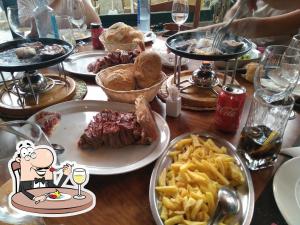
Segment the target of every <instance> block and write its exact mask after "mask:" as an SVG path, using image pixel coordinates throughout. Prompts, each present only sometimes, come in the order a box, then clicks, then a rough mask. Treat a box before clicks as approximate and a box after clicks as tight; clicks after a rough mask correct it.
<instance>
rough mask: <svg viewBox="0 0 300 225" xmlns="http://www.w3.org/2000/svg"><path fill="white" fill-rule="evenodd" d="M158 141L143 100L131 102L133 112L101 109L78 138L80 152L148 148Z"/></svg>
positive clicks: (146, 104) (151, 118) (151, 116)
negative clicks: (100, 148) (81, 149)
mask: <svg viewBox="0 0 300 225" xmlns="http://www.w3.org/2000/svg"><path fill="white" fill-rule="evenodd" d="M157 138H158V132H157V125H156V122H155V119H154V116H153V114H152V111H151V108H150V106H149V104H148V102H147V101H146V100H145V98H144V97H143V96H139V97H138V98H137V99H136V101H135V112H116V111H112V110H109V109H105V110H103V111H101V112H99V113H98V114H97V115H95V116H94V118H93V120H92V121H91V122H90V123H89V124H88V126H87V128H86V129H85V130H84V133H83V134H82V135H81V137H80V139H79V142H78V145H79V147H81V148H97V147H99V146H101V145H106V146H111V147H113V148H119V147H122V146H126V145H131V144H151V143H152V142H153V141H155V140H156V139H157Z"/></svg>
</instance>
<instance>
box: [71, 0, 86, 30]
mask: <svg viewBox="0 0 300 225" xmlns="http://www.w3.org/2000/svg"><path fill="white" fill-rule="evenodd" d="M69 6H70V8H71V22H72V24H73V25H75V26H76V27H77V29H78V30H80V29H81V27H82V26H83V25H84V24H85V14H84V12H85V9H84V4H83V2H82V0H69Z"/></svg>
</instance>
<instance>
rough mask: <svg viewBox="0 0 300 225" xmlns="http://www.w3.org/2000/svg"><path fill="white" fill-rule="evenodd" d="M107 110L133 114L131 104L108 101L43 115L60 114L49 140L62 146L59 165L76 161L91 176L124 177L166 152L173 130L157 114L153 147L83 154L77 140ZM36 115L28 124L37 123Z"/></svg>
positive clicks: (72, 103)
mask: <svg viewBox="0 0 300 225" xmlns="http://www.w3.org/2000/svg"><path fill="white" fill-rule="evenodd" d="M104 109H111V110H115V111H122V112H132V111H134V109H135V106H134V105H132V104H126V103H119V102H107V101H69V102H64V103H60V104H56V105H53V106H50V107H48V108H46V109H43V111H48V112H58V113H60V114H61V121H60V122H59V123H58V125H57V126H56V127H55V129H54V130H53V132H52V134H51V135H50V137H49V139H50V141H51V142H52V143H56V144H60V145H62V146H63V147H64V148H65V152H64V153H63V154H61V155H60V158H59V159H60V161H61V162H63V161H65V160H67V161H71V162H72V161H74V162H76V163H78V164H80V165H84V166H86V168H87V169H88V171H89V173H90V174H98V175H112V174H122V173H127V172H130V171H134V170H137V169H139V168H142V167H144V166H146V165H148V164H149V163H151V162H153V161H154V160H156V159H157V158H158V157H159V156H160V155H161V154H162V153H163V152H164V151H165V150H166V148H167V146H168V144H169V140H170V130H169V126H168V124H167V122H166V121H165V119H164V118H162V117H161V116H160V115H159V114H157V113H155V112H154V117H155V121H156V123H157V125H158V129H159V130H158V132H159V138H158V139H157V140H156V141H154V142H153V143H152V144H151V145H129V146H124V147H121V148H117V149H113V148H111V147H108V146H101V147H99V148H98V149H93V150H88V149H86V150H83V149H81V148H79V147H78V140H79V139H80V136H81V135H82V134H83V132H84V129H85V128H86V127H87V126H88V124H89V123H90V121H91V119H92V118H93V116H95V115H96V114H97V113H98V112H100V111H102V110H104ZM34 118H35V115H33V116H31V117H30V118H29V119H28V120H29V121H34Z"/></svg>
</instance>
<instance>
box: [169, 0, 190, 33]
mask: <svg viewBox="0 0 300 225" xmlns="http://www.w3.org/2000/svg"><path fill="white" fill-rule="evenodd" d="M188 16H189V2H188V0H174V1H173V6H172V19H173V21H174V23H176V24H177V25H178V31H180V26H181V25H182V24H184V23H185V21H186V20H187V18H188Z"/></svg>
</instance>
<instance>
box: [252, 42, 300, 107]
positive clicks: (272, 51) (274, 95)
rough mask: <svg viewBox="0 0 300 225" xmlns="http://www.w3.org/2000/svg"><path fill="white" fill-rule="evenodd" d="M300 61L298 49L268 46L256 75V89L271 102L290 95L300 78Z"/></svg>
mask: <svg viewBox="0 0 300 225" xmlns="http://www.w3.org/2000/svg"><path fill="white" fill-rule="evenodd" d="M299 63H300V51H299V50H298V49H295V48H291V47H288V46H283V45H272V46H269V47H267V48H266V50H265V52H264V54H263V56H262V58H261V61H260V64H259V66H258V68H257V70H256V74H255V77H254V87H255V90H259V91H260V93H261V95H262V98H263V99H264V100H266V101H267V102H269V103H270V102H273V101H278V100H281V99H283V98H285V97H287V96H289V95H290V94H291V93H292V91H293V90H294V89H295V87H296V85H297V82H298V79H299V70H300V64H299Z"/></svg>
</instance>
